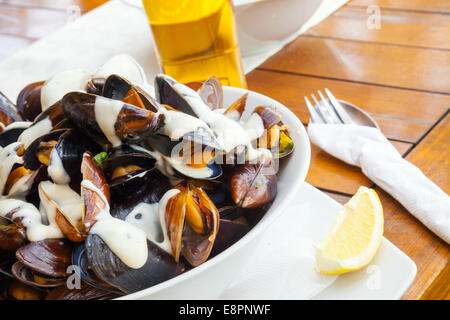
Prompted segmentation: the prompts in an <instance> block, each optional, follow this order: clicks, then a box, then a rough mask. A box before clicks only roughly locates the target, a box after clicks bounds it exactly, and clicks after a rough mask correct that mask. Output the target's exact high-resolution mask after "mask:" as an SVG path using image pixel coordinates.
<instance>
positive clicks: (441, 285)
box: [420, 263, 450, 300]
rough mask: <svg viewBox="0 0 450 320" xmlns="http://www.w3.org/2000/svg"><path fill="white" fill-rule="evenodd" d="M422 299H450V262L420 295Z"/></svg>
mask: <svg viewBox="0 0 450 320" xmlns="http://www.w3.org/2000/svg"><path fill="white" fill-rule="evenodd" d="M420 299H421V300H450V263H447V265H446V266H445V269H444V270H443V271H442V272H441V273H440V274H439V276H438V277H437V278H436V279H435V280H434V281H433V283H432V284H431V285H430V286H429V287H428V289H427V291H425V293H424V294H423V295H422V296H421V297H420Z"/></svg>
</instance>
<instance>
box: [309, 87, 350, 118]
mask: <svg viewBox="0 0 450 320" xmlns="http://www.w3.org/2000/svg"><path fill="white" fill-rule="evenodd" d="M325 93H326V94H327V96H328V99H325V96H324V95H323V94H322V92H321V91H320V90H318V94H319V97H320V99H321V100H320V102H319V101H318V100H317V99H316V97H315V96H314V94H311V97H312V99H313V100H314V103H315V106H313V105H312V104H311V102H310V101H309V99H308V97H306V96H305V101H306V106H307V107H308V110H309V114H310V115H311V117H310V121H311V122H312V123H325V124H352V123H354V122H353V120H352V118H351V117H350V115H349V114H348V113H347V111H345V110H344V108H343V107H342V105H341V103H340V102H339V101H338V100H337V99H336V98H335V97H334V95H333V94H332V93H331V91H330V90H328V89H327V88H325Z"/></svg>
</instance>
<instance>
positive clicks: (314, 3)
mask: <svg viewBox="0 0 450 320" xmlns="http://www.w3.org/2000/svg"><path fill="white" fill-rule="evenodd" d="M322 1H323V0H234V1H233V3H234V8H235V16H236V25H237V30H238V36H239V44H240V50H241V53H242V55H243V56H244V57H245V56H249V55H254V54H258V53H261V52H264V51H267V50H270V49H271V48H273V47H276V46H277V45H279V44H280V43H281V42H282V41H283V40H285V39H287V38H288V37H289V36H291V35H293V34H294V33H295V32H297V31H298V30H300V28H301V27H302V26H303V25H304V24H305V23H306V22H307V21H308V20H309V19H310V18H311V17H312V16H313V15H314V13H315V12H316V11H317V9H318V8H319V6H320V5H321V3H322Z"/></svg>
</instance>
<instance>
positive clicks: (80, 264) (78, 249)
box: [72, 242, 121, 295]
mask: <svg viewBox="0 0 450 320" xmlns="http://www.w3.org/2000/svg"><path fill="white" fill-rule="evenodd" d="M85 251H86V250H85V245H84V242H81V243H79V244H77V245H76V246H75V248H74V249H73V252H72V265H74V266H76V268H77V270H76V272H77V273H78V274H79V276H80V277H81V279H82V280H83V281H84V282H86V283H88V284H90V285H91V286H93V287H95V288H97V289H100V290H103V291H109V292H111V293H115V294H119V295H120V294H121V292H120V291H118V290H117V289H116V288H114V287H112V286H111V285H109V284H107V283H105V282H103V281H102V280H100V279H99V278H98V277H97V276H96V275H95V273H94V271H92V268H91V267H90V266H89V263H88V260H87V257H86V253H85Z"/></svg>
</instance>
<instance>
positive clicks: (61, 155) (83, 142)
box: [48, 129, 102, 191]
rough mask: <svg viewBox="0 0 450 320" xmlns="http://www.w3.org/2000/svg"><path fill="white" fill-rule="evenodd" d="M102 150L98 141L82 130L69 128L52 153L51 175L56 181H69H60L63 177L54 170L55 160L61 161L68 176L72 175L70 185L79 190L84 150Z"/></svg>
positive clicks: (94, 151)
mask: <svg viewBox="0 0 450 320" xmlns="http://www.w3.org/2000/svg"><path fill="white" fill-rule="evenodd" d="M53 132H55V131H53ZM101 150H102V149H101V147H100V146H99V145H98V144H97V143H95V142H94V141H92V139H89V138H88V137H87V136H85V135H84V134H82V133H81V132H80V131H78V130H76V129H68V130H66V131H65V132H64V133H63V134H61V136H60V137H59V139H58V142H57V143H56V145H55V146H54V148H53V150H52V153H51V154H50V167H49V169H48V170H49V175H50V176H51V177H52V179H53V181H54V182H55V183H61V184H62V183H67V181H58V180H59V179H62V178H61V177H60V175H59V174H57V173H58V172H57V173H55V174H53V172H52V169H53V168H52V164H53V161H56V162H58V163H60V164H61V165H62V167H63V168H62V169H64V171H65V173H66V174H67V176H68V177H70V186H71V187H72V188H73V189H74V190H76V191H79V189H80V183H81V172H80V167H81V160H82V158H83V154H84V152H86V151H90V152H92V153H94V154H96V153H98V152H100V151H101ZM55 153H56V154H55ZM58 169H61V168H59V167H58V166H56V170H58Z"/></svg>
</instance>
